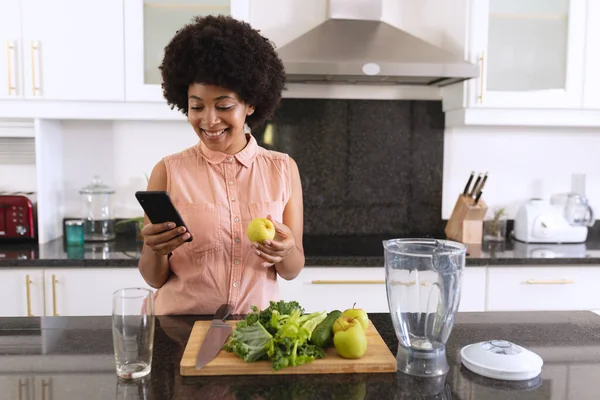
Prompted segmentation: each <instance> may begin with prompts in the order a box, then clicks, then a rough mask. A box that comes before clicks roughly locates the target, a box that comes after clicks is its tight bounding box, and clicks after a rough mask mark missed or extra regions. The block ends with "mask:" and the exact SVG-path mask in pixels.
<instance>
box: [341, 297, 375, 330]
mask: <svg viewBox="0 0 600 400" xmlns="http://www.w3.org/2000/svg"><path fill="white" fill-rule="evenodd" d="M354 305H356V303H354ZM342 317H348V318H350V319H354V318H355V319H357V320H358V321H359V322H360V325H361V326H362V328H363V329H364V330H365V331H366V330H367V328H368V327H369V315H368V314H367V312H366V311H365V310H363V309H360V308H354V306H352V308H349V309H347V310H345V311H344V312H343V313H342Z"/></svg>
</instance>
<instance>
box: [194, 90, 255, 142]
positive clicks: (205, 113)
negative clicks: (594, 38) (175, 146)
mask: <svg viewBox="0 0 600 400" xmlns="http://www.w3.org/2000/svg"><path fill="white" fill-rule="evenodd" d="M253 112H254V107H252V106H250V105H248V104H246V103H244V102H242V101H241V100H240V99H239V97H238V96H237V94H235V93H234V92H232V91H230V90H227V89H224V88H220V87H217V86H212V85H205V84H201V83H193V84H191V85H190V87H189V88H188V120H189V122H190V124H191V125H192V127H193V128H194V131H195V132H196V135H198V137H199V138H200V140H202V143H204V145H205V146H206V147H208V149H210V150H213V151H220V152H222V153H226V154H235V153H237V152H239V151H241V150H242V149H243V148H244V147H245V146H246V142H247V140H246V135H245V133H244V122H245V121H246V117H247V116H248V115H251V114H252V113H253Z"/></svg>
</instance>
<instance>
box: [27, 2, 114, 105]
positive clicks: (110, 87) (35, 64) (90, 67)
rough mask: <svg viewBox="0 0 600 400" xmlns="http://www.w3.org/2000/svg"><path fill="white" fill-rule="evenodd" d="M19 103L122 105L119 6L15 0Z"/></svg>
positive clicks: (111, 3) (104, 3) (95, 3)
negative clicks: (19, 31) (21, 76)
mask: <svg viewBox="0 0 600 400" xmlns="http://www.w3.org/2000/svg"><path fill="white" fill-rule="evenodd" d="M21 4H22V24H23V36H22V39H23V43H22V48H23V55H24V57H23V59H24V60H23V61H24V62H23V71H24V73H25V97H26V98H31V99H37V98H43V99H45V100H107V101H111V100H112V101H119V100H121V101H122V100H124V98H125V94H124V87H125V83H124V71H123V57H124V52H123V0H103V1H81V0H52V1H48V0H21Z"/></svg>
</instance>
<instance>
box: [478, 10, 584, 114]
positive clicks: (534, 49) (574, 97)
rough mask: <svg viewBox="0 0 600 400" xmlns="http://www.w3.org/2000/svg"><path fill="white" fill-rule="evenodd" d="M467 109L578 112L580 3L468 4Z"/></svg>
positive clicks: (581, 38) (581, 60)
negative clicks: (470, 74)
mask: <svg viewBox="0 0 600 400" xmlns="http://www.w3.org/2000/svg"><path fill="white" fill-rule="evenodd" d="M471 4H472V9H471V20H470V30H469V31H470V33H469V37H470V40H471V43H470V53H471V54H470V56H471V61H472V62H479V64H480V66H481V76H480V78H479V79H472V80H471V81H469V85H470V89H471V90H470V93H469V94H470V96H469V106H471V107H484V108H488V107H501V108H548V107H550V108H580V107H581V106H582V103H581V96H582V90H583V85H584V79H583V78H584V77H583V73H582V71H583V64H584V49H585V34H586V13H585V12H586V4H587V1H586V0H551V1H549V0H536V1H528V2H523V1H519V0H485V1H474V2H471Z"/></svg>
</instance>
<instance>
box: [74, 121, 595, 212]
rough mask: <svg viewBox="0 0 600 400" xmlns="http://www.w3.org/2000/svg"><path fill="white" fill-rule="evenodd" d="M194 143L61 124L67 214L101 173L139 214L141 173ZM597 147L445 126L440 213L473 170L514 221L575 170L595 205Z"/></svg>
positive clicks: (139, 128) (565, 133)
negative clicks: (524, 207)
mask: <svg viewBox="0 0 600 400" xmlns="http://www.w3.org/2000/svg"><path fill="white" fill-rule="evenodd" d="M195 143H197V138H196V136H195V134H194V132H193V131H192V130H191V128H190V127H189V125H188V124H187V123H185V122H145V121H127V122H125V121H114V122H110V121H65V122H63V146H64V150H63V151H64V154H65V156H66V157H65V161H64V175H65V180H64V185H65V189H66V196H65V197H66V205H65V207H66V208H65V211H66V213H65V214H66V215H77V213H78V211H79V205H80V200H79V194H78V192H77V191H78V189H79V188H80V187H82V186H84V185H86V184H87V183H89V181H90V180H91V179H92V177H93V176H94V175H95V174H99V175H100V176H101V177H102V178H103V179H104V180H105V182H106V183H107V184H110V185H112V186H114V187H115V188H116V189H117V193H116V194H115V196H114V199H115V212H116V215H117V216H118V217H133V216H137V215H140V213H141V208H140V207H139V205H138V204H137V202H136V200H135V198H134V196H133V194H134V192H135V191H136V190H143V189H145V187H146V180H145V179H146V178H145V176H144V174H145V173H147V174H150V172H151V171H152V167H153V166H154V165H155V164H156V162H158V161H159V160H160V159H161V158H162V157H164V156H165V155H167V154H171V153H174V152H177V151H180V150H183V149H184V148H186V147H188V146H192V145H194V144H195ZM142 147H143V149H142ZM598 149H600V130H598V129H596V130H593V129H576V130H575V129H546V128H544V129H532V128H527V129H525V128H487V127H486V128H480V127H477V128H475V127H471V128H460V129H448V130H447V131H446V135H445V143H444V186H443V198H442V215H441V217H442V218H444V219H446V218H448V217H449V216H450V213H451V212H452V207H453V206H454V202H455V201H456V196H457V195H458V193H459V192H460V191H461V190H462V189H463V188H464V185H465V183H466V180H467V178H468V176H469V174H470V172H471V171H472V170H475V171H477V172H486V171H488V172H489V179H488V181H487V183H486V188H485V193H484V199H485V201H486V202H487V203H488V205H489V206H490V208H492V209H493V208H494V207H500V206H506V207H507V211H508V215H509V217H511V218H512V217H514V215H515V213H516V211H517V208H518V206H519V204H520V203H521V202H523V201H525V200H527V199H528V198H530V197H533V196H545V197H547V198H548V197H549V196H550V195H551V194H553V193H558V192H562V191H567V190H569V189H570V187H571V174H572V173H585V174H586V177H587V182H586V186H587V194H588V196H589V198H590V200H591V203H592V206H593V207H594V208H595V209H596V210H600V157H598V156H597V152H598ZM300 172H302V171H300Z"/></svg>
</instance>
